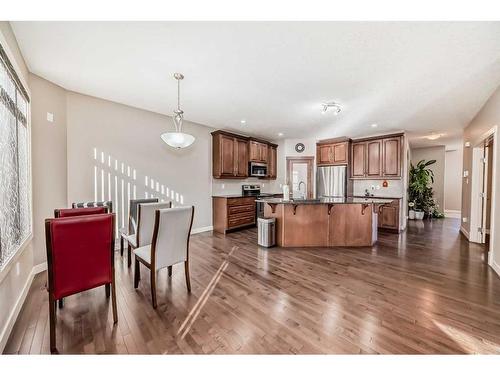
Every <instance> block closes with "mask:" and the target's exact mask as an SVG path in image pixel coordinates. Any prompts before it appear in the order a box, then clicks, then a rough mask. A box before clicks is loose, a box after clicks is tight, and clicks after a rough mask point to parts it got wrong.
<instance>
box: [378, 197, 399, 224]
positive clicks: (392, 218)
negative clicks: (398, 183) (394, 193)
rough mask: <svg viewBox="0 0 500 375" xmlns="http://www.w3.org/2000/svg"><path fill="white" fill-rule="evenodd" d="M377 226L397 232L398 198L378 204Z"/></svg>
mask: <svg viewBox="0 0 500 375" xmlns="http://www.w3.org/2000/svg"><path fill="white" fill-rule="evenodd" d="M378 227H379V228H381V229H389V230H393V231H398V232H399V199H396V200H393V201H392V202H391V203H388V204H381V205H379V207H378Z"/></svg>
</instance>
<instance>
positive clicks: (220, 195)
mask: <svg viewBox="0 0 500 375" xmlns="http://www.w3.org/2000/svg"><path fill="white" fill-rule="evenodd" d="M264 195H268V196H272V195H283V193H261V195H260V197H261V198H262V196H264ZM248 197H255V196H253V195H243V194H214V195H212V198H248ZM255 198H257V197H255Z"/></svg>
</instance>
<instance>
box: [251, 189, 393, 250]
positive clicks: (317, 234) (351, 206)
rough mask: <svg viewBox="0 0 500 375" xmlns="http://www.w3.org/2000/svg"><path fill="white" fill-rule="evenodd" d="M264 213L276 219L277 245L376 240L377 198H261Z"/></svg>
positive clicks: (354, 243) (364, 243)
mask: <svg viewBox="0 0 500 375" xmlns="http://www.w3.org/2000/svg"><path fill="white" fill-rule="evenodd" d="M257 202H263V203H265V207H264V216H265V217H267V218H271V217H273V218H275V219H276V244H277V245H278V246H281V247H333V246H352V247H355V246H372V245H373V244H374V243H375V242H376V241H377V213H376V210H375V206H376V205H384V204H387V203H388V202H390V200H387V199H378V198H321V199H290V200H283V199H280V198H263V199H258V200H257Z"/></svg>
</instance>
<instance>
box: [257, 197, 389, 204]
mask: <svg viewBox="0 0 500 375" xmlns="http://www.w3.org/2000/svg"><path fill="white" fill-rule="evenodd" d="M392 201H393V199H387V198H386V199H384V198H373V197H370V198H358V197H348V198H318V199H290V200H288V201H286V200H283V198H259V199H257V200H256V202H263V203H270V204H331V203H334V204H363V203H366V204H384V203H390V202H392Z"/></svg>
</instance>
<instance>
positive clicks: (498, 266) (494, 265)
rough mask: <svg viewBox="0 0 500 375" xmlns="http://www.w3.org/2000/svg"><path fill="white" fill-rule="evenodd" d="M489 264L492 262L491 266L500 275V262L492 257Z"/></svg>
mask: <svg viewBox="0 0 500 375" xmlns="http://www.w3.org/2000/svg"><path fill="white" fill-rule="evenodd" d="M492 255H493V254H492ZM489 264H490V267H491V268H493V270H494V271H495V272H496V273H497V275H498V276H499V277H500V264H498V263H497V262H495V261H494V260H493V259H491V262H489Z"/></svg>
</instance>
